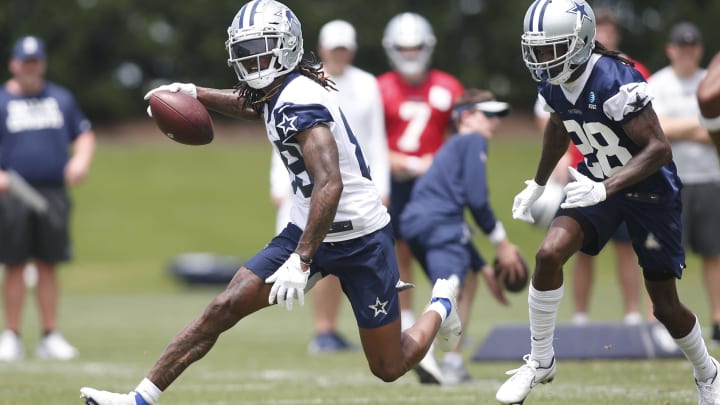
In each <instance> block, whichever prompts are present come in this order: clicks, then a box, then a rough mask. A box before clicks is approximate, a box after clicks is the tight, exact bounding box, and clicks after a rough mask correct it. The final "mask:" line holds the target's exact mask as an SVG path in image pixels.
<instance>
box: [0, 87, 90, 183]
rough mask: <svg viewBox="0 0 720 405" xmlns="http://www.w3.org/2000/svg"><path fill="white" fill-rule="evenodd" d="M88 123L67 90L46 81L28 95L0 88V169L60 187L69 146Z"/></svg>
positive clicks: (29, 179) (87, 128) (87, 127)
mask: <svg viewBox="0 0 720 405" xmlns="http://www.w3.org/2000/svg"><path fill="white" fill-rule="evenodd" d="M89 129H90V122H89V121H88V119H87V118H86V117H85V115H84V114H83V113H82V111H80V108H78V105H77V103H76V102H75V99H74V98H73V96H72V94H70V92H69V91H68V90H67V89H65V88H63V87H61V86H58V85H56V84H53V83H50V82H47V83H46V85H45V87H44V88H43V89H42V90H41V91H40V92H39V93H37V94H34V95H32V96H25V95H16V94H12V93H10V92H8V91H7V89H6V88H5V86H2V88H0V168H2V169H3V170H11V169H12V170H14V171H16V172H17V173H18V174H20V175H21V176H22V177H23V178H24V179H25V180H26V181H28V182H29V183H30V184H33V185H45V186H61V185H63V184H64V182H65V180H64V170H65V165H66V164H67V161H68V159H69V157H70V145H71V144H72V142H73V141H74V140H75V139H76V138H77V137H78V135H80V134H81V133H83V132H85V131H87V130H89Z"/></svg>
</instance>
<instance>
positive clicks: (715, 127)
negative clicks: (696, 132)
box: [700, 114, 720, 132]
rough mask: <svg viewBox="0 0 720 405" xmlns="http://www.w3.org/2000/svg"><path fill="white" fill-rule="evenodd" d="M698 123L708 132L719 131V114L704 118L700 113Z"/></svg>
mask: <svg viewBox="0 0 720 405" xmlns="http://www.w3.org/2000/svg"><path fill="white" fill-rule="evenodd" d="M700 124H702V126H703V128H705V129H707V130H708V131H710V132H715V131H720V116H717V117H715V118H705V117H703V116H702V114H700Z"/></svg>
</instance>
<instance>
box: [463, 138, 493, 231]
mask: <svg viewBox="0 0 720 405" xmlns="http://www.w3.org/2000/svg"><path fill="white" fill-rule="evenodd" d="M466 136H478V138H477V139H476V140H475V141H474V142H470V143H469V144H468V145H467V146H468V147H467V150H466V151H465V158H464V168H465V170H464V171H463V174H464V175H463V182H464V183H465V184H464V185H465V192H466V193H467V205H468V207H469V209H470V212H471V213H472V216H473V218H474V219H475V223H477V224H478V226H479V227H480V228H481V229H482V230H483V232H484V233H485V234H486V235H489V234H490V233H491V232H492V231H493V229H495V223H496V222H497V220H496V219H495V213H494V212H493V210H492V207H490V201H489V200H488V187H487V167H486V165H485V160H486V159H487V152H486V150H485V147H484V145H485V141H484V139H481V138H479V135H466Z"/></svg>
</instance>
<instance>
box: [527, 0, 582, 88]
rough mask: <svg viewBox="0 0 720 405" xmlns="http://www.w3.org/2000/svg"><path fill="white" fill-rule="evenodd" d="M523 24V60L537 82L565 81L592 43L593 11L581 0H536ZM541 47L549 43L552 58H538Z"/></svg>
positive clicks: (557, 82)
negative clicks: (543, 59)
mask: <svg viewBox="0 0 720 405" xmlns="http://www.w3.org/2000/svg"><path fill="white" fill-rule="evenodd" d="M523 26H524V30H525V32H524V33H523V35H522V40H521V42H522V53H523V60H524V61H525V65H526V66H527V68H528V69H529V70H530V74H531V75H532V77H533V79H535V80H536V81H538V82H540V81H548V82H550V83H552V84H563V83H565V82H566V81H567V80H568V78H570V76H571V75H572V74H573V72H575V70H576V69H577V68H578V67H579V66H580V65H582V64H583V63H585V62H587V60H588V59H589V58H590V54H591V53H592V50H593V48H594V47H595V14H594V13H593V11H592V8H590V5H588V4H587V3H586V2H585V1H584V0H536V1H534V2H533V4H532V5H531V6H530V8H528V10H527V12H526V13H525V22H524V23H523ZM541 47H551V48H550V49H552V50H553V52H554V54H553V55H554V56H553V57H552V59H550V60H546V61H542V60H540V59H539V48H541ZM546 51H547V50H546Z"/></svg>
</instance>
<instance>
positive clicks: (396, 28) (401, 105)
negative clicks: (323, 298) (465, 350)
mask: <svg viewBox="0 0 720 405" xmlns="http://www.w3.org/2000/svg"><path fill="white" fill-rule="evenodd" d="M435 43H436V39H435V35H434V34H433V29H432V27H431V26H430V23H429V22H428V21H427V20H426V19H425V18H424V17H423V16H421V15H419V14H416V13H401V14H398V15H396V16H394V17H393V18H392V19H390V21H389V22H388V24H387V26H386V27H385V31H384V34H383V40H382V45H383V48H384V49H385V53H386V55H387V57H388V59H389V62H390V65H391V67H392V70H391V71H389V72H386V73H384V74H382V75H380V76H379V77H378V82H379V84H380V91H381V94H382V99H383V106H384V108H385V125H386V130H387V137H388V146H389V148H390V172H391V179H390V217H391V220H392V225H393V230H394V232H395V238H396V251H397V256H398V265H399V268H400V279H401V280H403V281H406V282H410V281H412V272H411V261H412V260H411V259H412V255H411V253H410V249H409V247H408V245H407V242H405V241H404V240H403V239H402V234H401V229H400V223H399V220H400V215H401V214H402V211H403V209H404V208H405V205H406V204H407V202H408V200H409V199H410V193H411V192H412V188H413V185H414V184H415V180H416V179H417V178H418V177H419V176H420V175H422V174H423V173H425V171H426V170H427V169H428V167H430V163H432V157H433V155H434V154H435V153H436V152H437V150H438V149H439V148H440V146H441V145H442V144H443V142H444V141H445V137H446V136H447V135H448V132H449V125H450V113H451V111H452V107H453V104H454V103H455V100H457V99H458V98H459V97H460V95H461V94H462V93H463V86H462V84H460V82H459V81H458V80H457V79H456V78H454V77H453V76H451V75H450V74H448V73H445V72H441V71H439V70H436V69H431V68H430V60H431V58H432V54H433V51H434V49H435ZM411 291H412V290H408V291H404V292H402V293H400V310H401V311H400V313H401V317H402V328H403V329H406V328H408V327H410V326H411V325H412V324H413V323H414V321H415V316H414V312H413V302H412V295H411ZM461 305H462V304H461ZM416 371H417V372H418V373H419V375H420V381H421V382H423V383H433V384H437V383H440V381H441V377H440V370H439V367H438V365H437V363H436V362H435V360H434V357H432V350H430V351H429V352H428V355H427V356H426V358H425V359H423V361H422V362H420V364H419V365H418V368H416Z"/></svg>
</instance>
